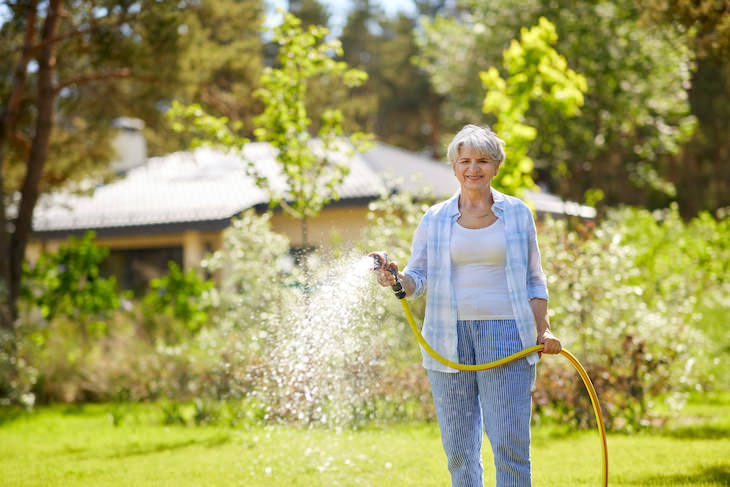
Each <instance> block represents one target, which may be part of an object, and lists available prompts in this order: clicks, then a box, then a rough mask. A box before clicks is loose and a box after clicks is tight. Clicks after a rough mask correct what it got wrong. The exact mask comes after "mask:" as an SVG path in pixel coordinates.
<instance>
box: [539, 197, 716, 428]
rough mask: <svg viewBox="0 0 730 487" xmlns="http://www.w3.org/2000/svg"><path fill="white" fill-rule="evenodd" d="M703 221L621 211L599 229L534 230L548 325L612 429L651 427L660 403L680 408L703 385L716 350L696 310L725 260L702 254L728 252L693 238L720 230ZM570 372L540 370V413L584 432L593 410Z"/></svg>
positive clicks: (550, 366)
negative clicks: (578, 364) (589, 383)
mask: <svg viewBox="0 0 730 487" xmlns="http://www.w3.org/2000/svg"><path fill="white" fill-rule="evenodd" d="M701 218H702V219H704V220H701V221H699V222H698V221H693V222H690V223H689V224H684V223H683V222H682V221H681V220H680V219H679V217H678V216H677V213H676V209H672V210H668V211H667V212H660V213H656V214H651V213H649V212H648V211H645V210H638V209H629V208H624V209H619V210H614V211H612V212H609V214H608V215H607V218H606V220H605V221H603V222H602V223H601V225H600V226H598V227H597V228H595V229H591V228H590V227H582V228H579V229H578V230H573V231H570V230H568V228H567V223H566V222H565V221H555V220H550V219H548V220H547V221H546V222H545V225H544V226H543V228H542V230H541V232H540V237H541V245H540V247H541V249H542V253H543V267H544V268H545V272H546V274H547V276H548V280H549V288H550V292H551V301H550V318H551V321H552V323H553V326H554V329H555V330H556V334H557V335H558V336H560V337H561V339H562V341H563V345H564V346H565V347H566V348H568V349H570V350H571V351H573V352H574V353H575V354H576V355H577V356H578V358H579V359H580V360H581V361H582V362H583V364H584V366H586V368H587V369H588V372H589V374H590V376H591V378H592V379H593V381H594V384H595V386H596V389H597V391H598V394H599V397H600V399H601V402H602V405H603V408H604V413H605V417H606V421H607V425H608V427H609V428H614V429H636V428H639V427H641V426H643V425H647V424H649V423H650V421H651V409H652V404H653V402H654V401H656V400H657V398H659V397H665V398H667V400H668V401H669V402H670V403H672V404H674V405H678V404H681V402H682V398H683V396H684V394H686V393H687V392H688V391H690V390H695V389H701V388H702V387H704V386H707V385H709V383H708V382H704V381H703V379H707V376H706V374H707V371H708V368H707V365H706V364H703V365H701V366H699V367H698V365H699V364H701V363H702V362H703V360H705V359H704V358H703V355H704V353H703V352H704V351H707V350H711V349H712V344H711V343H710V342H708V341H707V340H705V338H704V336H703V335H702V333H700V332H699V330H698V329H699V326H698V320H699V316H698V314H697V307H698V304H699V303H700V302H703V295H711V294H712V293H713V292H714V291H715V289H716V287H717V286H718V285H720V282H719V280H718V279H717V271H716V269H717V267H718V266H721V267H722V266H726V263H717V262H715V259H707V258H702V256H706V255H709V254H713V253H715V252H717V253H718V254H723V253H724V254H723V255H726V253H727V250H724V248H726V247H727V245H726V244H725V243H724V242H725V241H723V243H720V242H719V241H716V242H715V243H712V242H711V241H709V242H708V240H706V235H703V234H702V233H701V232H698V231H697V225H701V226H702V227H703V228H707V227H713V228H714V227H715V226H716V225H719V226H720V227H724V228H726V226H725V224H724V223H721V222H715V223H712V224H710V223H709V222H708V221H707V220H706V217H701ZM723 231H725V230H723ZM729 236H730V235H729ZM725 275H727V274H725ZM569 375H574V374H573V373H572V372H568V371H566V369H564V368H562V366H560V365H557V364H556V363H555V362H554V361H551V360H546V361H545V363H544V364H543V365H541V367H540V375H539V378H538V383H537V390H536V393H535V402H536V407H537V411H538V413H542V414H543V415H546V416H552V417H554V418H556V419H558V420H560V421H566V422H570V423H573V424H578V425H585V424H587V423H589V422H590V421H591V416H592V413H591V410H590V405H589V404H588V402H587V399H585V393H584V392H583V391H582V387H583V386H582V385H581V384H580V381H579V380H578V379H577V376H574V377H572V378H571V377H569ZM703 376H704V377H703ZM582 397H583V398H582Z"/></svg>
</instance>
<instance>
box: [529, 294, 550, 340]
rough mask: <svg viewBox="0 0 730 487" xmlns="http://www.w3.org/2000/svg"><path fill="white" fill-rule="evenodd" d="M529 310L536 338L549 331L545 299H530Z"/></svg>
mask: <svg viewBox="0 0 730 487" xmlns="http://www.w3.org/2000/svg"><path fill="white" fill-rule="evenodd" d="M530 308H532V315H533V316H534V317H535V325H536V326H537V336H540V335H542V334H543V333H545V331H546V330H549V329H550V321H549V320H548V302H547V299H542V298H532V299H531V300H530Z"/></svg>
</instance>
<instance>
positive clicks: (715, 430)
mask: <svg viewBox="0 0 730 487" xmlns="http://www.w3.org/2000/svg"><path fill="white" fill-rule="evenodd" d="M662 434H663V435H664V436H669V437H671V438H679V439H682V440H720V439H724V438H728V437H729V436H730V428H728V426H726V425H713V424H698V425H692V426H682V427H679V428H673V429H670V430H667V431H665V432H663V433H662Z"/></svg>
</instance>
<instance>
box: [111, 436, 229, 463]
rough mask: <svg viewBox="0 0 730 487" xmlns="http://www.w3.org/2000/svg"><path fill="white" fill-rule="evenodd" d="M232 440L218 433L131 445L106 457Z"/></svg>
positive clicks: (140, 453) (219, 443) (212, 445)
mask: <svg viewBox="0 0 730 487" xmlns="http://www.w3.org/2000/svg"><path fill="white" fill-rule="evenodd" d="M229 441H230V437H229V436H228V435H217V436H214V437H212V438H206V439H200V440H199V439H189V440H184V441H172V442H165V443H154V444H150V445H129V446H127V447H125V448H123V449H121V450H119V451H115V452H111V453H109V454H108V455H104V456H103V457H104V458H125V457H134V456H139V455H149V454H155V453H160V452H166V451H174V450H181V449H183V448H188V447H191V446H203V447H205V448H215V447H218V446H221V445H225V444H226V443H228V442H229Z"/></svg>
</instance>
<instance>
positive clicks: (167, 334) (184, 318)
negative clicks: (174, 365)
mask: <svg viewBox="0 0 730 487" xmlns="http://www.w3.org/2000/svg"><path fill="white" fill-rule="evenodd" d="M168 268H169V271H170V272H169V273H168V275H166V276H163V277H158V278H155V279H152V281H150V283H149V290H148V291H147V294H145V296H144V298H143V299H142V312H143V314H144V324H145V327H146V330H147V332H148V333H149V334H150V336H151V337H156V338H158V339H162V340H163V341H164V342H165V343H179V342H181V341H183V340H185V339H187V338H190V337H191V336H194V335H195V334H196V333H197V332H199V331H200V329H201V328H202V327H203V326H205V325H206V324H207V323H208V319H209V317H208V312H209V311H210V308H211V306H210V304H209V299H208V298H207V296H206V295H207V294H208V293H210V292H211V290H212V289H213V286H214V283H213V281H211V280H207V281H206V280H204V279H203V278H202V277H200V276H199V275H198V273H197V271H196V270H195V269H191V270H189V271H188V272H183V270H182V269H180V267H179V266H178V265H177V264H176V263H175V262H173V261H170V262H168Z"/></svg>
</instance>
